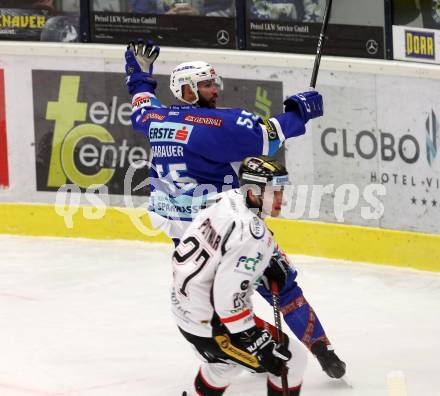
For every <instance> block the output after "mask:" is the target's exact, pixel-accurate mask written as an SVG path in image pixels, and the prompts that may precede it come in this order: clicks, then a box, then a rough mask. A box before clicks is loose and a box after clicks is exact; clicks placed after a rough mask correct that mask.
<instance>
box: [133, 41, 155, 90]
mask: <svg viewBox="0 0 440 396" xmlns="http://www.w3.org/2000/svg"><path fill="white" fill-rule="evenodd" d="M159 52H160V48H159V47H158V46H155V45H153V42H152V41H150V40H148V41H147V42H146V43H144V41H143V40H138V42H137V44H135V43H134V41H130V43H129V44H128V46H127V50H126V51H125V73H126V75H127V77H126V85H127V88H128V92H130V94H131V95H135V94H136V93H139V92H152V91H154V89H155V88H156V85H157V83H156V81H155V80H154V79H153V78H152V74H153V63H154V61H155V60H156V59H157V57H158V56H159Z"/></svg>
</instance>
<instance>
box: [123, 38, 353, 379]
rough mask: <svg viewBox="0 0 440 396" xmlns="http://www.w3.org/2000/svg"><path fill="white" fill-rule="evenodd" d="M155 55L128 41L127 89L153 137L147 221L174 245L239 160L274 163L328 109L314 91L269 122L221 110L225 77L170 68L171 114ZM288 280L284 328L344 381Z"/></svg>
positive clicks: (189, 67)
mask: <svg viewBox="0 0 440 396" xmlns="http://www.w3.org/2000/svg"><path fill="white" fill-rule="evenodd" d="M158 55H159V48H158V47H157V46H154V45H153V44H152V43H151V42H147V43H144V42H143V41H142V40H138V42H137V43H136V44H135V43H133V42H131V43H130V44H129V45H128V48H127V51H126V53H125V59H126V66H125V69H126V75H127V77H126V84H127V87H128V90H129V92H130V94H131V95H133V99H132V108H133V113H132V118H131V119H132V124H133V127H134V129H135V130H137V131H139V132H140V133H143V134H144V135H145V136H146V137H147V138H148V140H149V143H150V145H151V150H152V154H153V156H152V159H151V164H150V165H151V166H150V175H149V183H150V189H151V197H150V204H149V215H150V219H151V222H152V224H153V225H154V226H155V227H157V228H160V229H161V230H163V231H164V232H165V233H166V234H167V235H168V236H169V237H171V238H172V239H173V241H174V242H175V243H176V244H177V243H178V241H179V239H180V237H181V236H182V234H183V232H184V231H185V229H186V228H187V226H188V224H189V223H190V222H191V221H192V219H193V218H194V217H195V215H196V214H197V213H198V212H199V211H200V210H202V209H203V208H205V207H206V206H207V205H209V202H210V200H211V199H213V198H214V197H215V196H216V195H217V194H218V193H221V192H223V191H225V190H229V189H231V188H238V187H239V180H238V176H237V171H238V167H239V165H240V161H242V160H243V159H244V158H245V157H249V156H257V155H269V156H272V155H274V154H275V153H276V152H277V150H278V149H279V148H280V147H281V146H282V144H283V143H284V141H285V140H286V139H289V138H292V137H295V136H300V135H302V134H304V133H305V124H306V123H307V122H308V121H309V120H310V119H313V118H316V117H320V116H322V115H323V102H322V97H321V95H320V94H319V93H318V92H316V91H308V92H303V93H300V94H297V95H293V96H290V97H289V98H287V99H286V100H285V102H284V105H285V112H284V113H282V114H279V115H276V116H274V117H271V118H269V119H268V120H265V121H263V120H262V119H261V118H260V117H258V116H256V115H254V114H252V113H251V112H248V111H246V110H244V109H239V108H238V109H219V108H217V96H218V91H219V89H221V88H222V81H221V79H220V77H219V76H218V75H217V73H216V71H215V69H214V67H212V66H211V65H209V64H208V63H206V62H202V61H193V62H186V63H182V64H180V65H178V66H177V67H176V68H174V69H173V71H172V73H171V76H170V89H171V91H172V92H173V94H174V96H175V97H176V98H177V99H178V100H179V101H180V102H181V103H182V104H179V105H171V106H168V107H166V106H163V105H162V104H161V103H160V101H159V100H158V98H157V97H156V95H155V88H156V81H155V80H154V77H153V63H154V61H155V60H156V59H157V57H158ZM280 254H282V252H280ZM286 276H287V279H286V284H285V287H284V288H283V290H281V294H280V302H281V309H282V312H283V315H284V319H285V321H286V323H287V324H288V325H289V327H290V328H291V330H292V331H293V332H294V334H295V335H296V336H297V337H298V338H299V339H300V340H301V341H302V342H303V343H304V344H305V345H306V346H307V347H308V348H309V349H310V350H311V352H312V353H313V354H314V355H315V356H316V357H317V359H318V361H319V363H320V364H321V366H322V368H323V370H324V371H325V372H326V373H327V374H328V375H329V376H330V377H333V378H340V377H342V376H343V375H344V374H345V363H344V362H342V361H341V360H340V359H339V358H338V357H337V356H336V354H335V353H334V351H333V349H332V347H331V345H330V342H329V340H328V338H327V336H326V334H325V331H324V329H323V327H322V325H321V323H320V321H319V319H318V317H317V316H316V314H315V312H314V311H313V309H312V307H311V306H310V305H309V304H308V302H307V300H306V299H305V298H304V296H303V293H302V290H301V288H300V287H299V286H298V285H297V282H296V276H297V273H296V271H295V269H294V268H293V266H292V267H291V268H289V271H288V272H287V273H286ZM258 292H259V293H260V294H261V295H262V296H263V297H264V298H265V299H266V300H267V301H268V302H269V303H271V294H270V292H269V291H268V290H267V289H266V288H264V287H263V286H261V287H259V288H258Z"/></svg>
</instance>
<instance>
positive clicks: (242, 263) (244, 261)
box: [235, 252, 263, 272]
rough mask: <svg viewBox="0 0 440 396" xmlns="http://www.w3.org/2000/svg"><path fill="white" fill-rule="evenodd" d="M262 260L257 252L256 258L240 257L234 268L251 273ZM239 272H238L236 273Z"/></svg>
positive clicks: (261, 256)
mask: <svg viewBox="0 0 440 396" xmlns="http://www.w3.org/2000/svg"><path fill="white" fill-rule="evenodd" d="M262 259H263V255H262V254H261V253H260V252H257V257H247V256H241V257H240V258H239V259H238V261H237V264H236V266H235V268H236V269H237V268H239V269H242V270H245V271H251V272H255V271H256V270H257V265H258V264H259V263H260V261H261V260H262ZM236 272H240V271H236Z"/></svg>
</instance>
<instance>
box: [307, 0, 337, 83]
mask: <svg viewBox="0 0 440 396" xmlns="http://www.w3.org/2000/svg"><path fill="white" fill-rule="evenodd" d="M331 8H332V0H327V6H326V8H325V13H324V21H323V22H322V27H321V33H320V34H319V40H318V46H317V48H316V56H315V64H314V65H313V72H312V79H311V80H310V88H312V89H315V87H316V80H317V78H318V71H319V65H320V64H321V55H322V50H323V48H324V42H325V33H326V32H327V26H328V21H329V19H330V10H331Z"/></svg>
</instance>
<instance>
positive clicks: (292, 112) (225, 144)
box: [191, 91, 323, 162]
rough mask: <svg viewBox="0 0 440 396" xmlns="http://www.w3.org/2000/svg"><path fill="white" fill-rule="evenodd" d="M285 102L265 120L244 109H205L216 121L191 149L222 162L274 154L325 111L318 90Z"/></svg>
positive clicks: (195, 141) (194, 141) (205, 116)
mask: <svg viewBox="0 0 440 396" xmlns="http://www.w3.org/2000/svg"><path fill="white" fill-rule="evenodd" d="M284 105H285V112H284V113H282V114H278V115H275V116H273V117H271V118H269V119H268V120H266V121H263V120H262V119H261V118H260V117H258V116H257V115H255V114H253V113H251V112H248V111H246V110H243V109H216V110H213V109H211V110H206V111H205V112H204V113H203V114H201V115H202V116H203V117H204V118H209V119H210V120H211V119H212V120H215V121H216V122H215V123H214V122H211V126H210V127H208V128H206V133H204V134H203V136H199V137H198V138H197V137H194V139H193V141H192V142H191V143H192V145H191V149H192V150H194V151H196V152H197V153H199V154H200V155H204V156H206V157H207V158H211V159H213V160H214V161H222V162H225V161H229V162H234V161H241V160H242V159H243V158H244V157H248V156H254V155H269V156H273V155H274V154H275V153H276V152H277V151H278V150H279V148H280V147H281V146H282V145H283V143H284V142H285V141H286V139H290V138H292V137H295V136H300V135H303V134H304V133H305V131H306V127H305V125H306V123H307V122H308V121H310V120H311V119H313V118H317V117H321V116H322V115H323V100H322V96H321V95H320V94H319V93H318V92H316V91H309V92H303V93H299V94H297V95H293V96H290V97H289V98H288V99H287V100H286V101H285V102H284ZM200 111H201V112H202V110H200Z"/></svg>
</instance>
